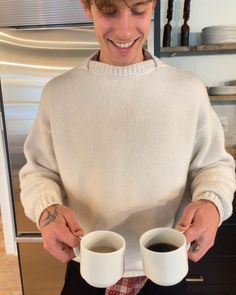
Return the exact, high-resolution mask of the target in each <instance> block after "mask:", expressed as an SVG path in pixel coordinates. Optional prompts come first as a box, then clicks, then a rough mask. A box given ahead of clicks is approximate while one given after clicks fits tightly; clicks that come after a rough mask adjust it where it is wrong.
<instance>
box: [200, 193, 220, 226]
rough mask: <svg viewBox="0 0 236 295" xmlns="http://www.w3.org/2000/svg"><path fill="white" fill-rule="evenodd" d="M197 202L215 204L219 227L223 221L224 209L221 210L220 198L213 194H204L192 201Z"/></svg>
mask: <svg viewBox="0 0 236 295" xmlns="http://www.w3.org/2000/svg"><path fill="white" fill-rule="evenodd" d="M197 200H208V201H211V202H212V203H214V204H215V206H216V208H217V209H218V212H219V215H220V222H219V226H220V225H221V224H222V222H223V221H224V209H223V206H222V203H221V200H220V198H219V197H218V196H217V195H216V194H215V193H213V192H205V193H203V194H202V195H200V196H199V197H197V198H196V199H194V201H197Z"/></svg>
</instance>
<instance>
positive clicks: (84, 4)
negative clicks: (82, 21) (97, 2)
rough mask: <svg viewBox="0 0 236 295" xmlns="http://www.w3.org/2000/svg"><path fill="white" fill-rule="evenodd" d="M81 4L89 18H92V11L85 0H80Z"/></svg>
mask: <svg viewBox="0 0 236 295" xmlns="http://www.w3.org/2000/svg"><path fill="white" fill-rule="evenodd" d="M80 2H81V4H82V6H83V9H84V12H85V13H86V15H87V17H89V18H92V14H91V9H90V7H88V5H87V3H86V2H85V0H80Z"/></svg>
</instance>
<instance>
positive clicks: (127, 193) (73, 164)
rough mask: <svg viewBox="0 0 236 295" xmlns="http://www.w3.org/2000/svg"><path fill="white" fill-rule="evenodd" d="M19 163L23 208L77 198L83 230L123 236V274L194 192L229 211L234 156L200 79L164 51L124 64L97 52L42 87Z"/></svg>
mask: <svg viewBox="0 0 236 295" xmlns="http://www.w3.org/2000/svg"><path fill="white" fill-rule="evenodd" d="M24 150H25V155H26V158H27V164H26V165H25V166H24V167H23V168H22V170H21V171H20V181H21V200H22V203H23V206H24V209H25V213H26V215H27V216H28V217H29V218H31V219H32V220H33V221H35V222H38V220H39V217H40V215H41V213H42V211H43V210H44V209H45V208H46V207H47V206H50V205H52V204H55V203H59V204H62V203H65V204H67V205H68V206H69V207H70V208H72V209H73V210H74V211H75V213H76V216H77V218H78V221H79V223H80V225H81V226H82V228H83V229H84V231H85V233H86V232H89V231H92V230H97V229H108V230H113V231H116V232H118V233H120V234H121V235H122V236H123V237H124V238H125V239H126V244H127V249H126V259H125V263H126V265H125V270H126V272H125V276H128V277H129V276H130V277H131V276H142V275H143V268H142V263H141V256H140V250H139V238H140V236H141V234H142V233H143V232H145V231H146V230H149V229H150V228H154V227H162V226H166V227H172V226H173V224H174V222H175V215H176V212H177V211H178V208H179V206H180V203H181V201H182V199H183V197H184V193H185V192H186V186H187V188H189V191H190V193H191V197H192V199H193V200H198V199H202V198H204V199H208V200H211V201H212V202H214V203H215V204H216V206H217V207H218V210H219V212H220V218H221V222H222V221H223V220H224V219H226V218H228V217H229V216H230V215H231V212H232V199H233V192H234V190H235V174H234V169H235V167H234V161H233V159H232V157H231V156H230V155H229V154H227V153H226V152H225V149H224V134H223V130H222V127H221V124H220V122H219V120H218V118H217V116H216V114H215V113H214V111H213V109H212V108H211V105H210V102H209V99H208V95H207V91H206V88H205V86H204V84H203V83H202V82H201V81H200V80H199V79H198V78H197V77H195V76H194V75H192V74H190V73H186V72H184V71H181V70H179V69H176V68H174V67H171V66H169V65H166V64H165V63H163V62H161V61H160V60H159V59H158V58H156V57H153V59H151V60H147V61H143V62H140V63H137V64H134V65H129V66H124V67H118V66H112V65H108V64H103V63H101V62H97V61H93V60H91V59H87V60H85V61H84V62H83V63H82V64H81V65H79V66H78V67H75V68H74V69H72V70H71V71H69V72H67V73H65V74H63V75H61V76H59V77H57V78H55V79H53V80H51V81H50V82H49V83H48V84H47V86H46V87H45V89H44V91H43V95H42V100H41V104H40V108H39V112H38V115H37V118H36V120H35V123H34V126H33V128H32V130H31V132H30V134H29V136H28V138H27V140H26V143H25V147H24Z"/></svg>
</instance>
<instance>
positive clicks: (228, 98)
mask: <svg viewBox="0 0 236 295" xmlns="http://www.w3.org/2000/svg"><path fill="white" fill-rule="evenodd" d="M209 98H210V101H212V102H223V101H235V102H236V95H210V96H209Z"/></svg>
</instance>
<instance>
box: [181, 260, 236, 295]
mask: <svg viewBox="0 0 236 295" xmlns="http://www.w3.org/2000/svg"><path fill="white" fill-rule="evenodd" d="M235 266H236V257H234V256H228V257H220V256H219V257H214V256H211V257H205V258H202V260H201V261H199V262H197V263H193V262H189V273H188V275H187V277H186V280H187V283H188V285H198V286H201V285H202V286H209V285H217V286H219V285H228V286H231V285H234V288H236V271H235ZM196 278H200V280H197V281H196ZM235 294H236V291H235Z"/></svg>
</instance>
